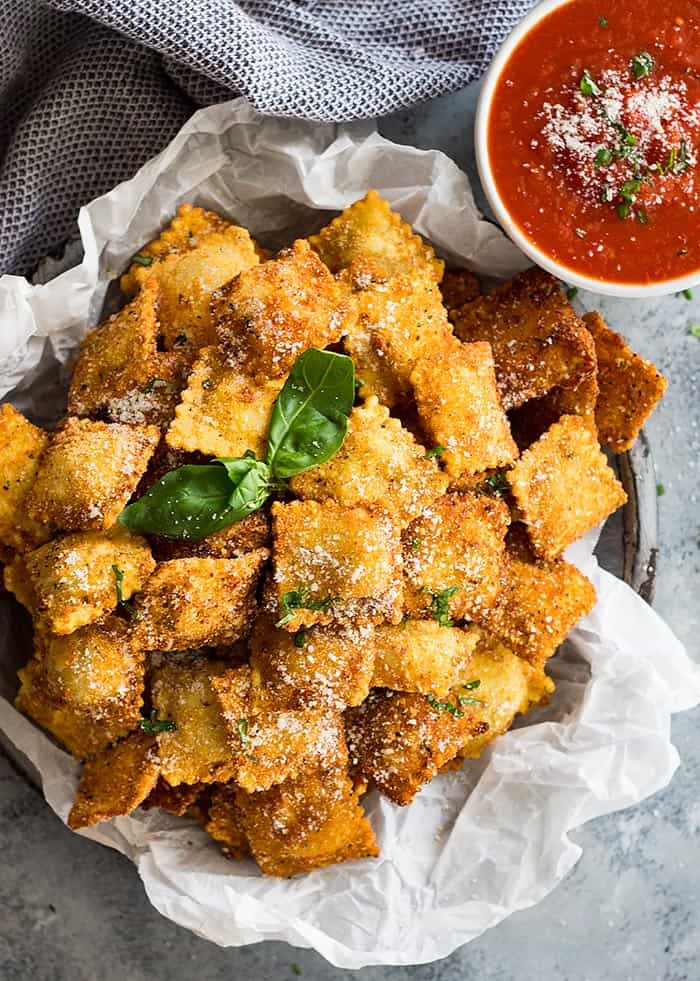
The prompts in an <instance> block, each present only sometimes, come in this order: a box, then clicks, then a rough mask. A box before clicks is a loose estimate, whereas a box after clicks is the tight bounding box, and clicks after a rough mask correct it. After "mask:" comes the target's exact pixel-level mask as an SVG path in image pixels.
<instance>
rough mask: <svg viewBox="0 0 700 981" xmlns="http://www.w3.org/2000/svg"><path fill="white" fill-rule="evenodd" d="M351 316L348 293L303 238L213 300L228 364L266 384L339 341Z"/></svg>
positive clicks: (229, 285) (238, 280) (220, 338)
mask: <svg viewBox="0 0 700 981" xmlns="http://www.w3.org/2000/svg"><path fill="white" fill-rule="evenodd" d="M347 312H348V304H347V299H346V297H345V291H344V290H343V288H342V287H341V285H340V284H339V283H337V282H336V280H335V279H334V278H333V276H331V274H330V273H329V272H328V269H327V268H326V266H324V264H323V263H322V262H321V261H320V259H319V258H318V257H317V256H316V255H315V253H314V252H312V251H311V248H310V246H309V244H308V242H306V241H304V240H302V239H300V240H298V241H296V242H295V243H294V245H293V246H292V247H291V248H290V249H284V250H283V251H282V252H280V253H279V255H278V257H277V258H276V259H272V260H270V261H269V262H263V263H262V264H261V265H259V266H257V267H256V268H254V269H249V270H248V271H247V272H244V273H241V275H240V276H238V277H237V278H236V279H235V280H233V281H232V282H231V283H229V284H228V285H226V286H224V287H223V288H222V289H221V290H219V291H218V293H217V294H215V298H214V300H213V301H212V314H213V318H214V322H215V326H216V334H217V336H218V338H219V341H220V343H221V346H222V350H223V351H224V352H225V354H226V360H227V361H228V363H229V364H230V365H231V366H235V367H238V368H239V369H240V370H242V371H243V372H244V373H245V374H248V375H251V376H255V377H257V378H258V379H260V380H261V381H262V380H269V379H274V378H279V377H280V376H282V375H285V374H286V373H287V372H288V371H289V370H290V368H291V367H292V365H293V364H294V362H295V361H296V359H297V358H298V356H299V355H300V354H302V353H303V352H304V351H307V350H308V349H309V348H311V347H316V348H324V347H327V346H328V345H329V344H333V343H334V342H335V341H338V340H340V337H341V335H342V333H343V325H344V321H345V318H346V315H347Z"/></svg>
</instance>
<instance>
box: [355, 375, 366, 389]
mask: <svg viewBox="0 0 700 981" xmlns="http://www.w3.org/2000/svg"><path fill="white" fill-rule="evenodd" d="M364 384H365V382H364V380H363V379H362V378H356V379H355V391H356V392H359V390H360V389H361V388H363V387H364Z"/></svg>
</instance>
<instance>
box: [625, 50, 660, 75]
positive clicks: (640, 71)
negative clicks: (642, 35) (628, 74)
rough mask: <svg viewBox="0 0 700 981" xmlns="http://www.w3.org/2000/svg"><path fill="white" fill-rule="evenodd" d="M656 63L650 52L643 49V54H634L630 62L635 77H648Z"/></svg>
mask: <svg viewBox="0 0 700 981" xmlns="http://www.w3.org/2000/svg"><path fill="white" fill-rule="evenodd" d="M654 64H655V62H654V59H653V58H652V56H651V55H650V54H649V52H648V51H642V53H641V54H638V55H635V56H634V58H633V59H632V61H631V62H630V68H631V69H632V74H633V75H634V77H635V78H646V77H647V75H649V74H650V73H651V70H652V68H653V67H654Z"/></svg>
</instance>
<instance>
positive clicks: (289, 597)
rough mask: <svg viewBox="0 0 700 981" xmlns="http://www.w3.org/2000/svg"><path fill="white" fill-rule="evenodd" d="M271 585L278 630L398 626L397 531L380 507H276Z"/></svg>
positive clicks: (400, 592) (295, 504) (296, 503)
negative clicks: (368, 623)
mask: <svg viewBox="0 0 700 981" xmlns="http://www.w3.org/2000/svg"><path fill="white" fill-rule="evenodd" d="M272 534H273V568H274V571H273V583H274V595H275V603H276V611H277V612H276V615H277V617H278V618H279V620H280V623H279V626H284V628H285V629H286V630H289V631H291V632H294V631H296V630H298V629H299V628H300V627H311V626H313V624H315V623H320V624H329V623H331V622H333V621H334V620H337V621H341V622H356V621H357V620H369V621H372V622H377V623H381V622H382V621H383V620H388V621H389V622H390V623H398V622H399V621H400V620H401V616H402V614H403V609H402V595H403V585H402V581H401V545H400V536H399V530H398V527H397V525H396V523H395V521H394V520H393V518H392V517H391V515H389V514H388V512H386V511H384V510H382V509H381V508H365V507H361V506H357V507H343V506H342V505H341V504H336V502H335V501H324V502H323V503H322V504H319V503H318V502H317V501H292V502H291V503H290V504H280V503H277V502H276V503H275V504H273V505H272Z"/></svg>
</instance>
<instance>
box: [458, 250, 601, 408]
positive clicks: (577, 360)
mask: <svg viewBox="0 0 700 981" xmlns="http://www.w3.org/2000/svg"><path fill="white" fill-rule="evenodd" d="M454 329H455V333H456V334H457V336H458V337H460V338H461V339H462V340H463V341H488V342H489V343H490V344H491V347H492V348H493V357H494V361H495V364H496V378H497V381H498V388H499V391H500V394H501V398H502V400H503V406H504V408H505V409H512V408H515V406H517V405H522V404H523V402H527V401H528V400H529V399H533V398H538V397H539V396H540V395H544V394H545V392H548V391H549V390H550V389H551V388H553V387H554V386H555V385H561V384H562V382H564V381H566V380H567V379H569V378H571V377H581V376H582V375H583V374H587V375H591V374H593V373H594V372H595V349H594V347H593V343H592V341H591V338H590V336H589V335H588V332H587V331H586V329H585V327H584V326H583V324H582V323H581V322H580V321H579V320H578V318H577V317H576V316H575V314H574V312H573V310H572V309H571V307H570V306H569V304H568V303H567V302H566V298H565V297H564V294H563V293H562V290H561V286H560V285H559V282H558V280H556V279H555V278H554V277H553V276H551V275H550V274H549V273H546V272H544V270H542V269H538V268H536V267H534V266H533V268H531V269H528V270H527V271H526V272H524V273H521V274H520V275H519V276H516V277H515V278H514V279H511V280H509V281H508V282H507V283H504V284H503V285H502V286H498V287H496V289H494V290H493V291H492V292H491V293H489V294H488V295H486V296H482V297H480V298H479V299H477V300H475V301H474V302H473V303H467V304H465V306H463V307H462V308H461V309H460V311H459V313H458V315H457V316H456V318H455V321H454Z"/></svg>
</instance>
